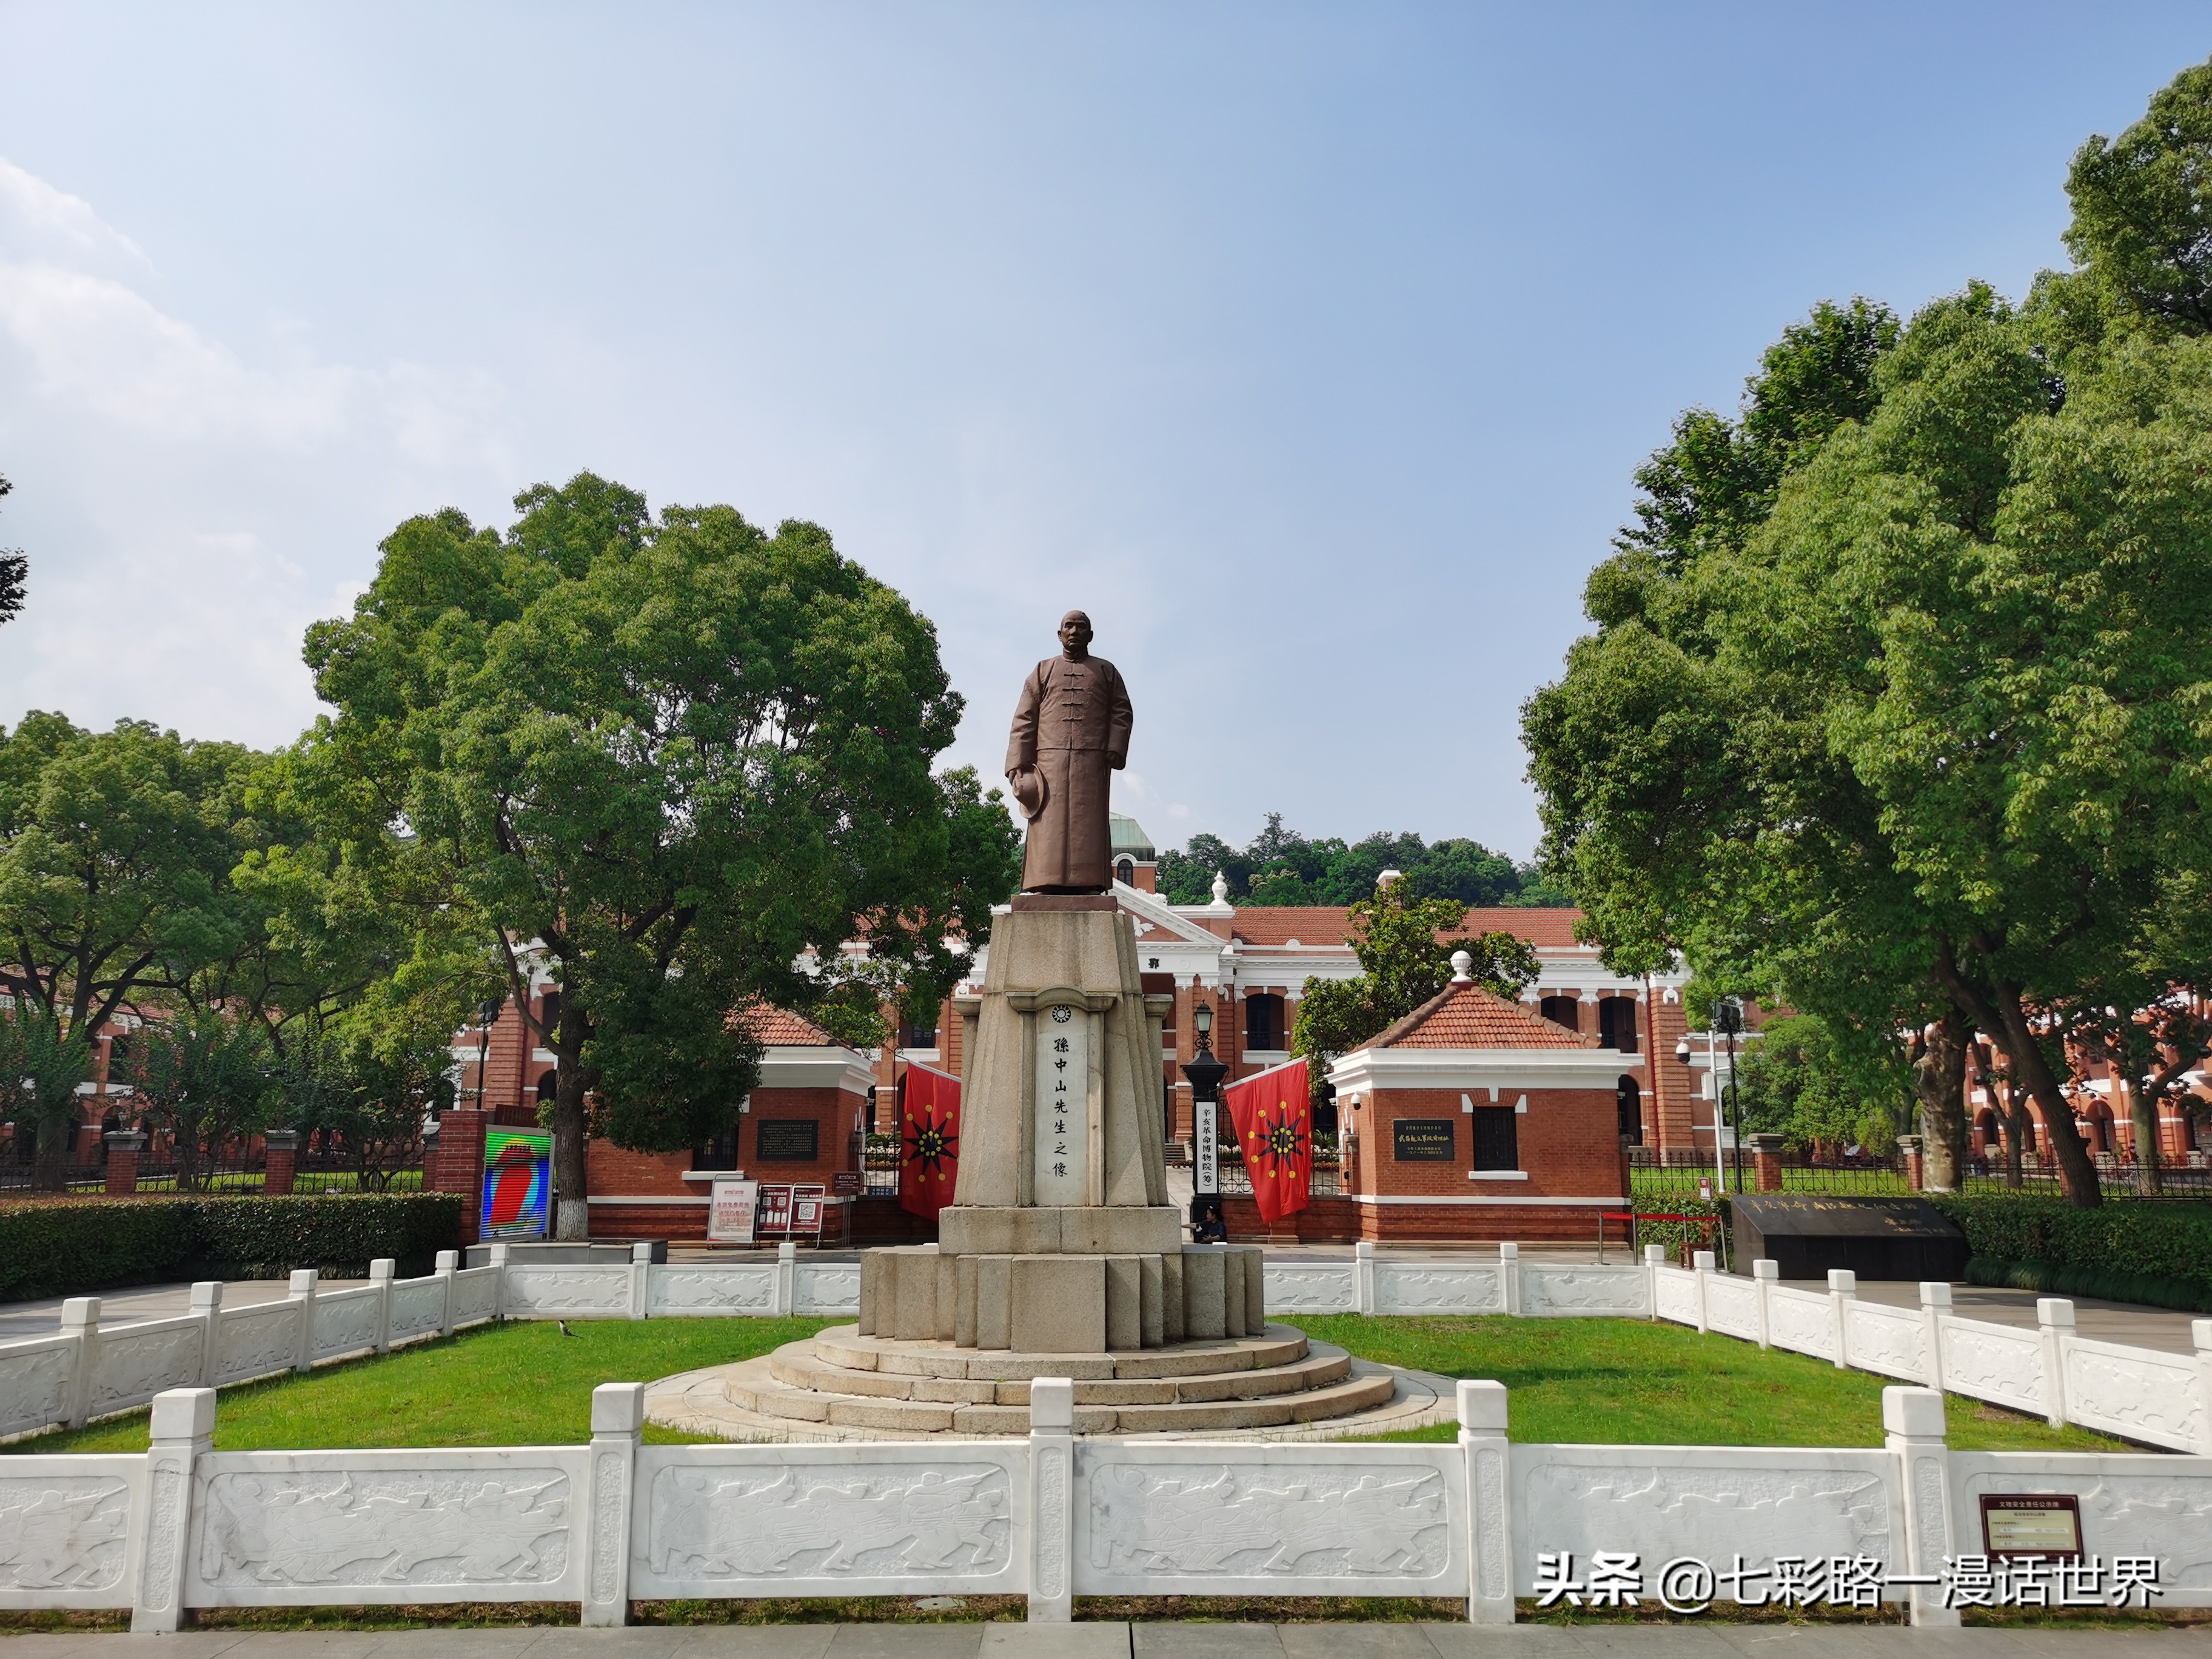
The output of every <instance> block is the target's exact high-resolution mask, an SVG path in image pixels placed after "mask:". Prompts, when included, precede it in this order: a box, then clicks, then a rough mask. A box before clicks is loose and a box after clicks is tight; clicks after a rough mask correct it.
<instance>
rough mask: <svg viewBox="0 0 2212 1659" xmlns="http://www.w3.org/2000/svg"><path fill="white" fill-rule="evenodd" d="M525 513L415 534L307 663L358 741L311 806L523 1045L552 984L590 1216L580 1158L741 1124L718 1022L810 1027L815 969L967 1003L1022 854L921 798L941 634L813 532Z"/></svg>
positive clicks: (738, 519) (944, 805) (968, 810)
mask: <svg viewBox="0 0 2212 1659" xmlns="http://www.w3.org/2000/svg"><path fill="white" fill-rule="evenodd" d="M516 508H517V511H518V513H520V518H519V519H518V520H517V521H516V522H515V524H514V525H513V527H512V528H511V529H510V530H509V531H508V532H506V533H505V534H504V535H501V534H500V533H499V532H495V531H492V530H489V529H479V528H477V526H474V525H472V524H471V522H470V521H469V520H467V519H466V518H465V516H463V515H462V514H460V513H457V512H453V511H451V510H448V511H447V512H443V513H437V514H434V515H431V516H428V517H425V518H418V519H412V520H408V521H407V522H406V523H404V524H403V525H401V526H399V527H398V529H397V530H395V531H394V532H393V533H392V536H391V537H390V538H387V539H386V542H385V543H384V544H383V558H382V561H381V562H380V566H379V569H378V573H377V576H376V580H375V581H374V584H373V585H372V586H371V587H370V589H369V591H368V592H367V593H366V594H365V595H364V596H363V597H362V599H361V601H360V602H359V603H358V604H357V605H356V607H355V611H354V614H353V616H352V617H350V618H349V619H345V620H343V621H337V622H331V623H320V624H318V625H317V627H316V628H315V629H313V630H311V632H310V635H309V638H308V645H307V656H308V661H309V664H310V665H311V666H312V667H313V669H314V671H315V675H316V686H317V690H318V691H319V694H320V695H321V696H323V698H324V699H325V701H326V702H330V703H331V704H332V705H333V706H334V707H335V708H336V709H337V714H335V715H334V716H333V717H331V718H328V719H326V720H324V721H322V722H321V723H320V724H319V726H318V728H317V730H316V731H315V732H313V733H312V734H311V735H310V736H309V738H307V739H306V740H305V741H304V744H303V747H302V751H301V767H302V774H303V777H304V779H305V782H304V784H303V787H305V788H306V789H307V790H308V791H309V792H310V793H312V794H313V798H314V799H315V800H316V801H317V802H318V804H319V807H320V808H321V809H322V810H323V811H325V813H327V814H329V815H330V816H331V820H332V822H334V823H337V824H339V825H340V826H342V828H341V831H340V833H341V835H342V837H343V842H344V848H345V851H344V857H345V859H346V860H347V862H348V863H349V866H352V867H354V868H356V869H359V870H362V871H365V872H369V875H368V878H369V879H372V880H374V882H376V883H378V884H381V887H382V889H383V890H386V891H387V892H390V893H392V894H404V895H408V896H411V899H412V901H413V902H415V903H416V905H417V906H418V908H424V909H425V914H426V915H431V916H435V917H436V918H438V920H437V921H436V924H435V925H436V927H438V929H439V930H440V933H439V937H438V939H437V940H436V941H435V950H437V951H449V952H453V953H457V954H458V955H459V957H462V958H463V959H464V960H465V959H466V958H467V957H468V956H469V954H470V953H471V952H474V953H475V954H476V956H477V957H478V958H479V959H481V960H488V961H489V963H491V964H492V965H493V966H494V967H495V969H496V970H497V971H498V972H499V974H500V975H501V976H502V978H503V980H504V981H505V983H506V985H507V988H508V989H509V991H510V992H512V993H513V994H514V995H515V997H516V1000H517V1002H518V1004H519V1005H520V1006H521V1007H522V1009H523V1017H524V1018H525V1019H526V1020H527V1021H529V1022H530V1023H531V1024H532V1028H533V1030H536V1029H537V1028H538V1025H539V1024H540V1022H539V1018H538V1014H537V1013H536V1012H533V1011H532V1000H531V997H530V994H529V993H530V987H531V981H532V971H533V964H532V961H531V960H530V959H529V957H528V954H527V953H528V951H530V949H531V948H532V945H533V943H534V944H535V945H536V946H537V948H538V949H540V950H542V951H543V953H544V960H545V962H546V963H547V964H548V965H549V966H550V969H551V970H552V972H553V974H554V975H555V976H556V979H557V981H558V982H559V984H560V986H561V988H562V998H561V1000H560V1004H559V1014H558V1017H557V1018H556V1019H554V1020H553V1021H551V1022H550V1029H549V1030H538V1040H539V1041H540V1042H543V1044H544V1046H545V1047H546V1048H550V1050H551V1051H552V1052H553V1053H554V1054H555V1055H556V1077H557V1085H558V1094H557V1097H556V1103H555V1107H554V1111H553V1127H554V1129H555V1133H556V1151H555V1182H556V1187H557V1188H558V1189H559V1190H560V1191H561V1192H562V1194H565V1195H568V1196H569V1197H572V1198H580V1197H581V1195H582V1194H584V1192H585V1190H586V1188H585V1178H584V1149H585V1145H586V1138H587V1135H588V1133H592V1132H598V1133H605V1134H606V1135H607V1136H608V1137H609V1138H611V1139H613V1140H614V1141H615V1142H616V1143H617V1144H618V1145H622V1146H631V1147H639V1148H653V1149H673V1148H676V1147H679V1146H691V1145H696V1144H697V1143H699V1142H701V1141H703V1140H706V1139H711V1138H712V1137H713V1135H714V1134H715V1133H718V1132H719V1131H720V1129H721V1128H722V1127H724V1126H725V1125H726V1122H727V1121H730V1119H731V1117H732V1114H733V1113H734V1111H735V1109H736V1106H737V1103H738V1100H739V1099H740V1098H741V1097H743V1096H744V1094H745V1093H746V1092H747V1091H749V1090H750V1086H751V1083H752V1079H753V1076H754V1066H755V1061H756V1055H757V1046H756V1044H755V1042H754V1041H753V1039H752V1037H751V1036H750V1034H749V1032H748V1031H747V1030H746V1029H745V1028H744V1025H743V1024H742V1023H740V1022H733V1021H732V1020H731V1019H730V1018H729V1014H730V1012H731V1011H732V1009H734V1008H737V1007H738V1006H741V1005H743V1004H744V1003H746V1002H747V1001H749V1000H751V999H753V998H756V997H758V998H765V999H767V1000H771V1001H775V1002H778V1003H781V1004H784V1005H787V1006H797V1007H805V1006H809V1005H810V1004H811V1003H814V1002H817V1001H818V1000H821V999H822V998H823V996H825V995H826V994H829V992H830V991H831V990H832V989H833V988H834V977H835V976H834V975H831V976H829V977H826V978H825V977H817V976H815V975H811V974H810V973H809V972H808V971H807V968H806V965H805V964H806V963H807V962H808V961H810V960H811V959H812V958H811V957H810V952H811V951H814V950H816V949H817V947H818V949H819V951H820V952H821V953H822V955H823V956H827V955H829V954H831V953H833V951H834V947H835V946H836V945H837V944H838V943H839V942H840V941H842V940H844V939H850V938H853V937H855V936H856V935H864V936H865V937H866V939H868V940H869V943H870V946H871V950H872V954H873V955H874V956H875V957H877V958H878V959H879V960H881V961H883V962H885V963H893V964H896V967H897V976H898V977H899V979H900V981H901V983H902V985H904V984H906V983H908V982H909V981H911V982H913V983H916V984H919V983H923V982H929V981H932V979H933V976H934V977H935V978H939V979H941V978H945V977H946V976H947V975H949V974H950V972H951V952H950V948H949V946H948V945H947V940H948V939H949V938H952V937H955V936H957V937H961V938H964V939H966V940H967V941H969V943H971V944H974V943H980V942H981V940H982V939H985V938H987V934H988V931H989V922H990V905H991V903H992V902H995V901H998V900H1000V899H1003V898H1004V897H1005V896H1006V892H1007V891H1009V890H1011V887H1012V881H1013V878H1014V871H1015V866H1013V864H1012V858H1011V850H1010V849H1011V848H1012V826H1011V823H1009V822H1007V820H1006V812H1005V811H1004V808H1003V806H1002V805H1000V803H999V799H998V797H997V794H996V792H993V793H991V794H990V795H988V796H985V795H981V794H979V793H978V792H977V790H976V787H975V780H974V779H973V777H972V776H961V775H951V776H947V777H945V778H939V777H937V776H934V775H933V774H932V772H931V769H930V763H931V761H932V758H933V757H934V756H935V755H937V754H938V753H939V752H940V751H941V750H943V749H944V748H945V746H946V745H947V744H949V743H950V742H951V738H952V735H953V731H954V728H955V726H957V721H958V719H959V714H960V709H961V699H960V698H959V696H957V694H956V693H954V692H953V691H952V690H951V686H950V685H949V684H948V683H947V681H946V679H945V673H944V670H943V668H942V667H941V666H940V665H939V660H938V655H937V641H936V635H935V632H934V630H933V629H932V627H931V626H930V624H929V623H927V621H926V620H925V619H924V618H922V617H920V616H919V615H917V614H916V613H915V611H913V610H912V608H911V607H910V606H908V605H907V603H906V601H905V600H904V599H902V598H901V597H900V596H899V595H898V594H897V593H896V592H893V591H892V590H891V589H890V588H888V587H886V586H884V585H883V584H881V583H879V582H877V581H875V580H872V578H870V577H869V576H868V575H867V574H866V572H865V571H863V570H862V569H861V568H860V567H859V566H858V565H856V564H854V563H853V562H850V561H849V560H847V559H845V558H844V557H843V556H841V555H840V554H839V553H838V552H837V550H836V548H835V547H834V546H833V545H832V544H831V542H830V538H829V534H828V532H825V531H823V530H822V529H821V528H819V527H818V526H814V525H810V524H805V523H800V522H798V521H795V520H794V521H787V522H786V523H784V524H782V525H781V526H778V527H777V528H776V529H775V531H773V532H768V531H763V530H762V529H759V528H757V527H756V526H753V525H751V524H749V523H748V522H747V521H746V520H744V518H743V517H742V516H741V515H740V514H738V513H737V512H736V511H735V509H733V508H731V507H667V508H665V509H663V510H662V512H661V513H659V515H658V517H655V516H654V515H653V514H652V513H649V512H648V511H647V506H646V502H645V500H644V498H643V497H642V496H641V495H638V494H637V493H636V492H635V491H633V490H629V489H625V488H624V487H623V486H622V485H620V484H617V483H610V482H608V481H606V480H604V479H601V478H599V477H594V476H592V474H589V473H583V474H579V475H578V476H577V477H575V478H574V479H572V480H570V481H569V483H568V484H566V485H564V486H562V487H561V488H559V489H555V488H553V487H551V486H549V485H540V486H538V487H537V488H535V489H530V490H527V491H525V492H524V493H523V494H522V495H520V496H518V497H517V498H516ZM1001 825H1002V826H1004V827H1003V828H999V827H996V826H1001ZM396 826H397V827H398V828H399V833H394V829H395V827H396ZM454 917H459V918H462V919H463V920H462V921H461V922H460V924H459V929H458V931H455V930H454V924H453V921H452V920H451V919H452V918H454ZM433 954H435V952H433ZM587 1103H588V1104H587ZM582 1225H583V1212H582V1206H581V1205H580V1204H577V1205H575V1206H574V1209H573V1211H572V1210H571V1209H569V1208H568V1207H566V1206H564V1208H563V1210H562V1215H561V1218H560V1226H561V1228H562V1231H563V1233H564V1236H567V1235H569V1234H573V1233H574V1232H576V1231H579V1230H580V1228H581V1227H582Z"/></svg>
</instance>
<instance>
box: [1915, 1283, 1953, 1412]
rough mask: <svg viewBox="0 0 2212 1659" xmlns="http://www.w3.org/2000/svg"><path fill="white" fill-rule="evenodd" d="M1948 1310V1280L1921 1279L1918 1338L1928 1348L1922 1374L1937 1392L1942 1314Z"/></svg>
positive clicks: (1939, 1389)
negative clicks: (1926, 1366)
mask: <svg viewBox="0 0 2212 1659" xmlns="http://www.w3.org/2000/svg"><path fill="white" fill-rule="evenodd" d="M1950 1311H1951V1286H1950V1284H1949V1282H1948V1280H1945V1279H1922V1280H1921V1281H1920V1340H1921V1341H1922V1342H1923V1343H1925V1344H1926V1345H1927V1348H1928V1368H1927V1370H1926V1371H1925V1372H1924V1373H1923V1379H1924V1380H1925V1381H1926V1383H1927V1384H1928V1386H1929V1388H1931V1389H1935V1390H1936V1392H1937V1393H1938V1394H1941V1393H1942V1390H1943V1316H1944V1315H1945V1314H1948V1313H1949V1312H1950Z"/></svg>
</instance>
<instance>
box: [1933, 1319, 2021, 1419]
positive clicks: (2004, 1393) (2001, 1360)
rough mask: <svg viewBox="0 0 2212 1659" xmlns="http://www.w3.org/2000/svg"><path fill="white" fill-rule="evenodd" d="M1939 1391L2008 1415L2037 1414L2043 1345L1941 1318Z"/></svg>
mask: <svg viewBox="0 0 2212 1659" xmlns="http://www.w3.org/2000/svg"><path fill="white" fill-rule="evenodd" d="M1936 1323H1937V1328H1939V1329H1940V1330H1941V1331H1942V1342H1943V1386H1944V1387H1945V1388H1947V1389H1949V1390H1950V1391H1951V1392H1952V1393H1954V1394H1963V1395H1972V1397H1973V1398H1974V1399H1976V1400H1987V1401H1992V1402H1993V1403H1995V1404H1996V1405H2000V1406H2010V1407H2012V1408H2013V1409H2014V1410H2015V1411H2022V1412H2033V1413H2038V1414H2039V1415H2040V1414H2041V1413H2042V1411H2043V1339H2042V1338H2041V1337H2040V1336H2039V1335H2037V1334H2036V1333H2035V1332H2033V1331H2015V1330H2008V1329H2006V1328H2004V1327H2003V1326H2002V1325H1990V1324H1986V1323H1984V1322H1982V1321H1980V1320H1978V1319H1960V1318H1959V1317H1957V1316H1954V1315H1951V1314H1944V1315H1942V1316H1940V1317H1939V1319H1938V1320H1937V1322H1936Z"/></svg>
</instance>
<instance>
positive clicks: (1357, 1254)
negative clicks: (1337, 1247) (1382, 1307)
mask: <svg viewBox="0 0 2212 1659" xmlns="http://www.w3.org/2000/svg"><path fill="white" fill-rule="evenodd" d="M1352 1309H1353V1310H1354V1311H1355V1312H1358V1313H1364V1314H1371V1313H1373V1312H1374V1311H1375V1241H1374V1240H1373V1239H1371V1238H1363V1239H1361V1240H1360V1241H1359V1242H1358V1243H1356V1244H1354V1245H1353V1246H1352Z"/></svg>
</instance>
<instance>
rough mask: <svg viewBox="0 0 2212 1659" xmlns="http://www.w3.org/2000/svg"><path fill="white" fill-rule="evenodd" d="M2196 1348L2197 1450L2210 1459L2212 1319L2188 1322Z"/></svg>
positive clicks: (2211, 1437) (2211, 1445)
mask: <svg viewBox="0 0 2212 1659" xmlns="http://www.w3.org/2000/svg"><path fill="white" fill-rule="evenodd" d="M2189 1335H2190V1340H2191V1342H2193V1343H2194V1344H2195V1345H2196V1348H2197V1451H2198V1453H2199V1454H2201V1455H2203V1456H2206V1457H2212V1319H2192V1320H2191V1321H2190V1322H2189Z"/></svg>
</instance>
